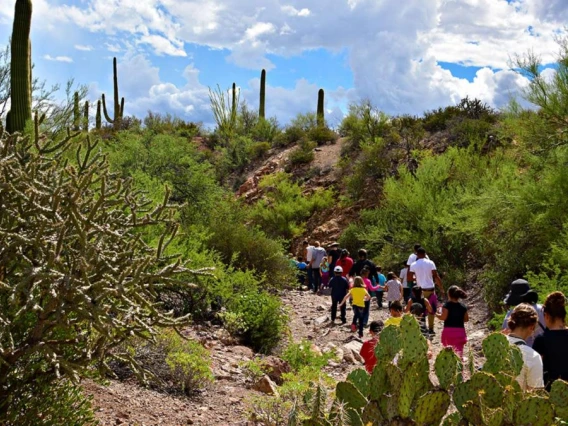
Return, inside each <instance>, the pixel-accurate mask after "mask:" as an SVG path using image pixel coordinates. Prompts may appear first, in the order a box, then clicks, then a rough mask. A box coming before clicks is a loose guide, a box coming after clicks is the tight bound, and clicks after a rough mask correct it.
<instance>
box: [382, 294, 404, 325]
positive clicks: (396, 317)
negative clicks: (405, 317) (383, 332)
mask: <svg viewBox="0 0 568 426" xmlns="http://www.w3.org/2000/svg"><path fill="white" fill-rule="evenodd" d="M389 311H390V314H391V316H390V318H389V319H387V320H386V321H385V327H386V326H387V325H397V326H398V325H400V322H401V321H402V303H400V301H399V300H395V301H394V302H392V303H391V304H390V306H389Z"/></svg>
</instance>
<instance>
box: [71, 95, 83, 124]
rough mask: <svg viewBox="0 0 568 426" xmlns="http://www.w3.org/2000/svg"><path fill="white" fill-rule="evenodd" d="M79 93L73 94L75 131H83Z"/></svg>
mask: <svg viewBox="0 0 568 426" xmlns="http://www.w3.org/2000/svg"><path fill="white" fill-rule="evenodd" d="M79 109H80V108H79V92H75V93H74V94H73V131H74V132H78V131H79V130H81V112H80V111H79Z"/></svg>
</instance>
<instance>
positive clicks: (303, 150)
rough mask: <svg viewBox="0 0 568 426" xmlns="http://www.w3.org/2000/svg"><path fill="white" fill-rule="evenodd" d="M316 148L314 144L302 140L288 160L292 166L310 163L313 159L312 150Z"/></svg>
mask: <svg viewBox="0 0 568 426" xmlns="http://www.w3.org/2000/svg"><path fill="white" fill-rule="evenodd" d="M316 146H317V144H316V143H315V142H312V141H310V140H309V139H307V138H303V139H301V140H300V143H299V144H298V147H297V148H296V149H294V150H293V151H292V152H291V153H290V155H289V157H288V160H289V161H290V163H291V164H294V165H297V164H308V163H311V162H312V161H314V158H315V153H314V149H315V147H316Z"/></svg>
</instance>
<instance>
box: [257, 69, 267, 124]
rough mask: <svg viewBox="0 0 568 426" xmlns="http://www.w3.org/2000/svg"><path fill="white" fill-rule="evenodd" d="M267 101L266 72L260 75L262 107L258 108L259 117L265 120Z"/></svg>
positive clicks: (263, 71)
mask: <svg viewBox="0 0 568 426" xmlns="http://www.w3.org/2000/svg"><path fill="white" fill-rule="evenodd" d="M265 101H266V70H262V72H261V73H260V106H259V107H258V116H259V117H260V118H264V107H265Z"/></svg>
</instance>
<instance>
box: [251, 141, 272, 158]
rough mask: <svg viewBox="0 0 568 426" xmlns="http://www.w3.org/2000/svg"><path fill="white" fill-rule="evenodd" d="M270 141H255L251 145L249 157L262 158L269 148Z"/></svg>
mask: <svg viewBox="0 0 568 426" xmlns="http://www.w3.org/2000/svg"><path fill="white" fill-rule="evenodd" d="M270 147H271V145H270V143H268V142H257V143H255V144H253V145H252V147H251V157H252V158H253V159H255V160H256V159H259V158H263V157H264V156H265V155H266V153H267V152H268V151H269V150H270Z"/></svg>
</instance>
